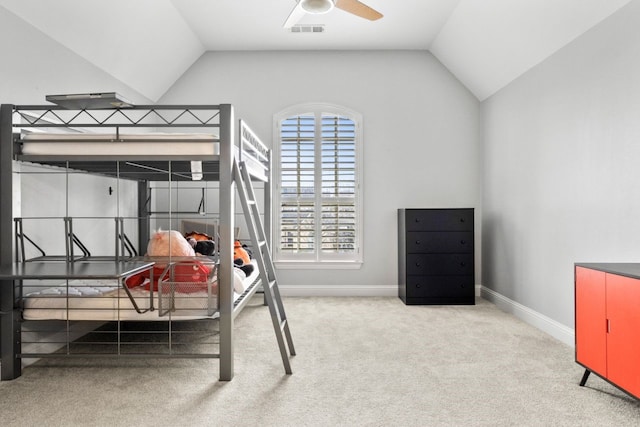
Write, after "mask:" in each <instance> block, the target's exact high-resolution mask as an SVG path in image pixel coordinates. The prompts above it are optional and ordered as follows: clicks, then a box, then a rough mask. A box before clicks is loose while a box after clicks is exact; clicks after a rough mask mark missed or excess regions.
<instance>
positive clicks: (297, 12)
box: [282, 1, 306, 30]
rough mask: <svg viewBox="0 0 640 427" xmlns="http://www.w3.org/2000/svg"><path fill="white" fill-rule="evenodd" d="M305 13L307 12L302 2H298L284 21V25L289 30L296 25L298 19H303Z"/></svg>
mask: <svg viewBox="0 0 640 427" xmlns="http://www.w3.org/2000/svg"><path fill="white" fill-rule="evenodd" d="M305 14H306V12H305V11H304V9H303V8H302V3H301V2H300V1H298V3H296V7H294V8H293V10H292V11H291V13H290V14H289V17H288V18H287V20H286V21H284V24H283V25H282V26H283V27H284V28H285V29H287V30H288V29H289V28H291V27H293V26H294V25H296V24H297V23H298V21H299V20H301V19H302V17H303V16H304V15H305Z"/></svg>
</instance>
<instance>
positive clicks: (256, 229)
mask: <svg viewBox="0 0 640 427" xmlns="http://www.w3.org/2000/svg"><path fill="white" fill-rule="evenodd" d="M233 173H234V175H235V177H236V185H237V187H238V192H239V195H240V201H241V203H242V211H243V212H244V216H245V220H246V222H247V228H248V229H249V234H250V236H251V243H252V246H253V249H254V256H255V259H256V261H257V262H258V268H259V269H260V279H261V280H262V288H263V290H264V296H265V300H266V302H267V305H268V306H269V312H270V313H271V320H272V322H273V328H274V330H275V333H276V338H277V339H278V346H279V347H280V355H281V356H282V363H283V364H284V370H285V372H286V373H287V374H291V364H290V361H289V355H288V354H287V347H288V349H289V353H290V355H291V356H295V354H296V353H295V349H294V347H293V340H292V338H291V331H290V330H289V322H288V320H287V316H286V314H285V312H284V305H283V304H282V298H281V296H280V290H279V289H278V280H277V279H276V273H275V267H274V265H273V259H272V258H271V252H270V250H269V245H268V244H267V237H266V234H265V231H264V227H263V225H262V221H261V220H260V212H259V210H258V205H257V203H256V198H255V193H254V191H253V185H252V183H251V177H250V176H249V171H248V170H247V167H246V165H245V163H244V162H238V161H237V160H235V161H234V162H233ZM285 338H286V345H285Z"/></svg>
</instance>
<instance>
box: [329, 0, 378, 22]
mask: <svg viewBox="0 0 640 427" xmlns="http://www.w3.org/2000/svg"><path fill="white" fill-rule="evenodd" d="M335 4H336V7H337V8H338V9H342V10H344V11H345V12H349V13H353V14H354V15H357V16H359V17H361V18H364V19H368V20H370V21H375V20H377V19H380V18H382V17H383V16H384V15H382V14H381V13H380V12H378V11H377V10H375V9H372V8H370V7H369V6H367V5H366V4H364V3H362V2H359V1H358V0H335Z"/></svg>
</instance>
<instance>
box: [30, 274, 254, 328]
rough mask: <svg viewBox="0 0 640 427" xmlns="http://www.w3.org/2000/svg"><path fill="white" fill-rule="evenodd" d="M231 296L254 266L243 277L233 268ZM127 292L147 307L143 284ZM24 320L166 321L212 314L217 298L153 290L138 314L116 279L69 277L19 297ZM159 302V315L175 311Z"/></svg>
mask: <svg viewBox="0 0 640 427" xmlns="http://www.w3.org/2000/svg"><path fill="white" fill-rule="evenodd" d="M234 270H235V277H234V291H235V292H234V299H238V298H239V297H240V295H242V293H243V292H244V290H245V289H246V288H247V287H248V286H249V285H251V284H252V283H253V282H254V281H255V280H256V279H257V277H258V275H259V273H258V269H257V268H255V269H254V271H253V273H252V274H251V275H250V276H248V277H246V276H245V274H244V273H243V272H242V270H240V269H237V268H235V269H234ZM129 292H130V293H131V295H132V297H133V298H134V299H135V301H136V304H137V305H138V308H139V309H140V310H141V311H144V310H146V309H148V308H149V307H150V303H151V300H150V292H149V291H148V290H145V289H144V285H142V286H137V287H134V288H130V289H129ZM23 301H24V305H23V306H24V311H23V318H24V319H25V320H99V321H114V320H153V321H166V320H169V319H181V320H189V319H201V318H205V317H217V312H216V313H214V314H213V315H212V316H210V315H209V313H210V312H211V311H210V310H209V308H213V309H214V310H213V311H214V312H215V311H217V310H215V308H216V307H217V297H216V294H215V293H213V292H212V294H211V295H208V292H207V291H205V290H203V291H199V292H192V293H180V292H175V293H174V294H173V299H172V300H170V298H169V297H168V294H164V295H163V296H162V301H159V293H158V292H154V293H153V307H154V310H153V311H151V310H149V311H147V312H145V313H138V312H137V311H136V310H135V308H134V306H133V304H132V302H131V300H130V298H129V295H127V292H126V291H125V290H124V289H123V288H122V287H120V286H119V283H118V281H117V280H91V281H88V282H87V281H85V282H82V281H79V280H70V281H69V283H68V285H67V284H64V285H60V286H55V287H49V288H46V289H42V290H39V291H35V292H30V293H28V294H27V295H25V296H24V297H23ZM161 303H162V312H163V314H164V313H165V312H166V311H167V310H166V309H167V308H168V307H169V306H170V305H169V304H171V306H172V307H174V308H175V310H172V311H169V312H166V314H164V315H163V316H161V315H160V314H161V311H160V310H159V308H160V304H161Z"/></svg>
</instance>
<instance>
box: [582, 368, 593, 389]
mask: <svg viewBox="0 0 640 427" xmlns="http://www.w3.org/2000/svg"><path fill="white" fill-rule="evenodd" d="M590 373H591V371H590V370H588V369H585V370H584V375H582V380H580V387H583V386H584V385H585V384H586V383H587V379H588V378H589V374H590Z"/></svg>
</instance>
